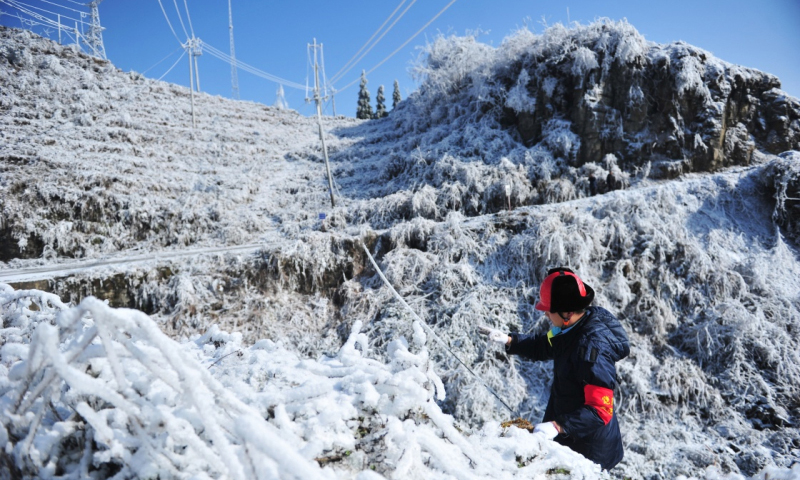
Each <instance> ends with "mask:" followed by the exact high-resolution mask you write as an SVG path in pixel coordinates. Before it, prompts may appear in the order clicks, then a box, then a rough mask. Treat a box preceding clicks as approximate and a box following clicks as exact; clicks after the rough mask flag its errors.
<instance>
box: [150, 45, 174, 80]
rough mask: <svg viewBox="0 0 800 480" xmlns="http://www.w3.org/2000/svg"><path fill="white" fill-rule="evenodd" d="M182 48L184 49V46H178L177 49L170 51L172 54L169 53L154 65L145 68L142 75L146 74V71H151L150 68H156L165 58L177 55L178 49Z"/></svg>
mask: <svg viewBox="0 0 800 480" xmlns="http://www.w3.org/2000/svg"><path fill="white" fill-rule="evenodd" d="M181 49H183V47H178V48H176V49H175V50H173V51H172V52H170V54H169V55H167V56H166V57H164V58H162V59H161V60H159V61H158V62H156V63H155V64H154V65H153V66H152V67H150V68H148V69H147V70H145V71H144V72H142V75H144V74H145V73H147V72H149V71H150V70H152V69H154V68H156V67H157V66H159V65H160V64H161V62H163V61H164V60H166V59H168V58H169V57H171V56H173V55H175V52H177V51H178V50H181Z"/></svg>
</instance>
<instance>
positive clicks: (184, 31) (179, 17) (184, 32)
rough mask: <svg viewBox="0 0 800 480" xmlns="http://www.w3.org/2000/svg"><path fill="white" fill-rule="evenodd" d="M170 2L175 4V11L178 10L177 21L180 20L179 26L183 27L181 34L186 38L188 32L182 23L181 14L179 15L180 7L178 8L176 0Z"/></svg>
mask: <svg viewBox="0 0 800 480" xmlns="http://www.w3.org/2000/svg"><path fill="white" fill-rule="evenodd" d="M172 3H174V4H175V11H176V12H178V21H179V22H181V28H182V29H183V34H184V35H186V38H189V32H187V31H186V25H184V24H183V16H182V15H181V9H180V8H178V0H172Z"/></svg>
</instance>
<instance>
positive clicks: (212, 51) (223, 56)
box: [201, 42, 306, 90]
mask: <svg viewBox="0 0 800 480" xmlns="http://www.w3.org/2000/svg"><path fill="white" fill-rule="evenodd" d="M201 45H202V46H203V48H204V49H205V51H206V52H208V53H209V54H211V56H213V57H216V58H218V59H220V60H222V61H224V62H226V63H229V64H230V63H234V64H235V65H236V67H237V68H239V69H241V70H244V71H245V72H249V73H252V74H253V75H255V76H257V77H261V78H264V79H266V80H270V81H273V82H275V83H279V84H281V85H284V86H286V87H292V88H296V89H298V90H305V88H306V87H305V86H304V85H301V84H299V83H296V82H292V81H290V80H286V79H284V78H281V77H278V76H275V75H272V74H270V73H267V72H265V71H263V70H259V69H257V68H255V67H253V66H251V65H248V64H246V63H244V62H242V61H241V60H239V59H238V58H237V59H236V60H235V61H234V60H233V58H231V56H230V55H228V54H227V53H225V52H223V51H221V50H219V49H218V48H215V47H213V46H211V45H209V44H207V43H206V42H202V43H201Z"/></svg>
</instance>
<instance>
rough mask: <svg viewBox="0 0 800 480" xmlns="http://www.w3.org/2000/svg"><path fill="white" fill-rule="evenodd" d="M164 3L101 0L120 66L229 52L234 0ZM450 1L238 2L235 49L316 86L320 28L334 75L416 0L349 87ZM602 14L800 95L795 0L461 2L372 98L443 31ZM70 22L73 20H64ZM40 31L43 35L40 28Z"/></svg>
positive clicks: (209, 72) (213, 68)
mask: <svg viewBox="0 0 800 480" xmlns="http://www.w3.org/2000/svg"><path fill="white" fill-rule="evenodd" d="M9 1H12V2H16V1H18V2H22V4H24V5H29V6H30V7H36V8H40V9H43V10H47V11H49V12H53V13H61V14H62V15H63V16H64V17H70V16H77V15H78V14H77V13H76V12H74V11H72V10H69V9H76V10H87V9H86V8H85V7H83V6H81V5H82V4H83V1H76V0H47V1H44V0H0V8H2V11H3V12H4V13H11V12H12V9H11V8H10V7H9V4H8V3H7V2H9ZM161 2H162V3H161V4H159V1H158V0H135V1H133V0H104V1H103V2H102V3H101V4H100V7H99V9H100V20H101V23H102V25H103V27H105V29H106V30H105V31H104V32H103V38H104V42H105V48H106V53H107V55H108V58H109V60H111V61H112V62H113V63H114V64H115V65H116V66H117V67H119V68H121V69H123V70H125V71H129V70H135V71H137V72H146V75H147V76H148V77H151V78H159V77H161V76H162V75H164V74H165V73H166V72H167V71H168V70H169V69H170V67H171V66H172V65H173V64H175V62H176V61H177V60H178V58H179V57H180V55H181V52H182V50H181V42H185V40H186V38H187V35H186V34H185V33H184V27H185V30H186V31H187V32H188V33H190V34H191V31H192V30H193V31H194V34H195V36H196V37H198V38H200V39H201V40H203V42H205V43H206V44H209V45H211V46H212V47H214V48H216V49H218V50H220V51H222V52H225V53H229V44H230V41H229V29H228V2H227V1H225V0H161ZM450 2H451V0H416V1H415V2H413V4H412V0H406V1H405V2H403V3H402V5H401V0H370V1H367V0H340V1H331V0H328V1H322V0H305V1H297V0H293V1H289V0H283V1H277V2H267V1H263V0H262V1H256V0H232V6H233V7H232V8H233V24H234V35H235V46H236V57H237V59H239V60H240V61H242V62H245V63H247V64H248V65H251V66H253V67H256V68H257V69H259V70H261V71H263V72H267V73H269V74H271V75H275V76H277V77H280V78H283V79H285V80H289V81H291V82H293V83H295V84H300V85H305V84H306V79H307V78H308V82H309V84H310V85H313V76H312V75H313V73H312V71H311V70H310V69H309V68H308V61H307V45H308V44H309V43H311V42H313V40H314V39H315V38H316V40H317V42H321V43H322V44H323V45H324V56H325V72H326V74H327V77H328V78H332V77H333V76H334V75H335V74H336V73H337V72H339V71H340V70H341V69H342V67H344V66H345V64H346V63H347V62H348V60H350V59H351V58H352V57H353V56H354V54H356V52H357V51H358V50H359V49H360V48H361V47H362V46H363V45H364V44H365V42H367V40H368V39H369V38H370V37H371V36H372V35H373V33H375V31H376V30H377V29H378V28H379V27H380V26H381V24H383V23H384V21H385V20H386V19H387V18H388V17H389V16H390V14H391V13H392V12H393V11H394V10H395V9H396V8H398V5H401V6H400V8H399V10H398V12H397V14H396V15H395V17H394V18H392V20H390V21H389V22H388V23H387V26H388V25H389V24H391V23H392V21H394V19H395V18H397V15H399V14H400V13H401V12H403V11H404V10H405V9H406V7H408V6H409V5H411V7H410V8H408V10H407V11H406V13H405V15H404V16H403V17H402V18H400V20H399V21H397V23H396V24H394V26H393V27H392V29H391V30H390V31H389V32H388V33H386V35H385V36H384V37H383V38H382V39H381V41H380V42H379V43H378V44H377V45H376V46H374V47H373V48H372V49H371V50H370V51H369V53H368V54H367V55H366V56H364V58H363V59H362V60H361V61H359V62H357V63H356V64H355V65H354V67H353V68H352V69H351V70H349V71H347V72H345V73H343V74H342V75H340V77H341V79H340V80H338V82H336V84H335V85H336V87H337V88H339V89H342V88H343V87H345V86H346V85H347V84H349V83H351V82H353V81H356V80H357V79H358V77H359V75H360V73H361V70H367V71H369V70H371V69H373V67H375V66H376V65H378V64H379V63H380V62H381V61H383V60H384V59H385V58H386V57H388V56H389V55H390V54H391V53H392V52H394V51H395V50H396V49H397V48H398V47H400V45H402V44H403V43H404V42H406V41H407V40H408V39H409V38H410V37H411V36H412V35H414V33H416V32H417V31H418V30H419V29H420V28H422V27H423V26H424V25H425V24H426V23H427V22H428V21H429V20H431V19H432V18H433V17H434V16H435V15H436V14H437V13H439V12H440V11H441V10H442V9H443V8H445V7H446V6H447V5H448V4H449V3H450ZM161 5H163V8H164V10H165V11H166V14H167V16H168V18H169V23H168V20H167V19H166V18H165V15H164V13H163V12H162V7H161ZM59 6H62V7H65V8H60V7H59ZM186 6H188V11H189V16H190V18H191V26H190V24H189V18H187V15H186ZM178 11H180V15H181V18H180V19H179V17H178ZM42 13H44V12H42ZM599 17H609V18H612V19H615V20H618V19H622V18H626V19H627V20H628V21H629V22H630V23H631V24H632V25H634V26H635V27H636V28H637V29H638V30H639V32H640V33H642V34H643V35H644V36H645V38H646V39H648V40H651V41H655V42H659V43H668V42H671V41H675V40H683V41H686V42H688V43H691V44H693V45H696V46H698V47H701V48H704V49H706V50H708V51H710V52H711V53H713V54H714V55H715V56H717V57H719V58H721V59H723V60H726V61H729V62H732V63H737V64H741V65H745V66H748V67H753V68H757V69H759V70H763V71H765V72H769V73H772V74H774V75H776V76H778V77H779V78H780V79H781V82H782V84H783V88H784V90H786V91H787V92H788V93H789V94H791V95H793V96H795V97H800V1H798V0H762V1H757V2H756V1H745V0H725V1H720V0H714V1H706V0H693V1H688V0H674V1H671V2H649V1H641V0H637V1H633V0H630V1H622V0H620V1H602V0H581V1H553V0H544V1H529V0H528V1H526V0H507V1H498V0H495V1H488V0H482V1H479V0H456V1H455V3H453V4H452V5H450V7H449V8H448V9H447V10H446V11H445V12H444V13H442V14H441V16H439V17H438V18H437V19H436V20H435V21H433V23H431V24H430V26H429V27H427V28H426V29H424V30H423V31H422V33H420V34H419V36H417V37H416V38H414V39H413V40H411V41H410V42H409V43H408V44H407V45H406V46H405V47H404V48H402V49H401V50H399V51H398V52H397V53H396V54H394V55H393V56H391V58H389V60H387V61H386V62H385V63H383V64H382V65H381V66H380V67H378V68H376V69H375V70H374V71H373V72H371V73H370V74H369V75H368V80H369V85H368V88H369V90H370V93H371V96H372V101H373V105H374V101H375V94H376V92H377V89H378V86H379V85H384V86H385V89H386V96H387V103H391V90H392V84H393V82H394V80H395V79H396V80H398V82H399V84H400V89H401V93H402V95H403V98H405V97H406V96H407V95H408V94H409V93H411V92H412V91H413V90H414V89H415V88H416V84H415V82H414V80H413V79H412V78H411V75H410V74H409V67H410V66H411V65H412V63H413V61H414V60H415V59H416V58H417V57H418V55H419V47H420V46H421V45H424V44H425V42H426V41H428V40H430V39H432V38H433V37H434V36H436V35H437V34H439V33H444V34H448V35H449V34H456V35H463V34H465V33H466V32H474V31H480V32H481V33H480V35H479V36H478V40H479V41H481V42H484V43H487V44H491V45H499V44H500V43H501V42H502V40H503V38H504V37H506V36H507V35H509V34H510V33H512V32H513V31H515V30H516V29H517V28H519V27H521V26H523V25H528V28H529V29H531V30H533V31H534V32H537V33H541V31H542V30H543V29H544V26H543V22H546V23H547V24H553V23H557V22H561V23H567V22H568V21H573V22H574V21H578V22H581V23H588V22H591V21H592V20H593V19H595V18H599ZM0 21H1V22H2V24H4V25H11V26H19V21H18V20H17V18H15V17H12V16H8V15H3V16H2V17H0ZM181 21H182V22H183V27H182V26H181ZM64 22H65V23H67V20H64ZM73 23H74V22H73ZM170 25H171V26H172V29H170ZM34 30H36V31H37V32H38V33H40V34H41V33H43V30H42V28H41V27H36V28H34ZM172 30H174V31H175V34H173V31H172ZM380 35H381V33H378V36H380ZM50 37H51V38H54V39H57V38H58V35H57V33H56V32H54V31H50ZM376 38H377V36H376ZM162 60H163V61H162ZM159 61H161V63H158V62H159ZM198 62H199V70H200V87H201V89H202V90H203V91H205V92H208V93H211V94H214V95H222V96H225V97H230V96H231V95H232V88H231V69H230V65H229V64H226V63H225V62H223V61H222V60H220V59H218V58H215V57H214V56H213V55H211V54H209V53H208V52H206V53H204V54H203V55H202V56H201V57H200V58H199V59H198ZM238 77H239V91H240V97H241V98H242V99H243V100H250V101H256V102H261V103H265V104H268V105H271V104H273V103H274V101H275V94H276V90H277V88H278V85H277V84H276V83H274V82H272V81H268V80H265V79H263V78H261V77H258V76H255V75H252V74H250V73H248V72H245V71H241V70H240V71H239V72H238ZM164 80H166V81H169V82H173V83H178V84H182V85H188V83H189V66H188V61H187V59H186V57H184V58H183V59H182V60H181V61H180V62H179V63H177V64H176V65H175V67H174V68H173V69H172V70H171V71H169V73H168V74H167V75H166V76H165V77H164ZM284 90H285V94H286V99H287V101H288V103H289V106H290V107H291V108H293V109H295V110H298V111H299V112H301V113H303V114H307V115H310V114H313V113H314V109H313V107H312V106H311V105H309V104H306V103H305V101H304V98H305V90H304V89H296V88H291V87H287V88H285V89H284ZM357 93H358V83H357V82H356V83H355V84H354V85H353V86H351V87H349V88H347V89H345V90H343V91H341V92H340V93H338V94H337V96H336V113H337V114H340V115H342V114H343V115H348V116H354V115H355V107H356V99H357V98H356V97H357ZM331 110H332V109H331V106H330V104H329V105H328V106H327V109H326V113H327V114H330V113H331Z"/></svg>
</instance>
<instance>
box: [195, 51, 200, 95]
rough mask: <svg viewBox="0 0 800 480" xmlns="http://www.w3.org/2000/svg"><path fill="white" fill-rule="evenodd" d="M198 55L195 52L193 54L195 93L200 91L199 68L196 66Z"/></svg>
mask: <svg viewBox="0 0 800 480" xmlns="http://www.w3.org/2000/svg"><path fill="white" fill-rule="evenodd" d="M199 56H200V55H197V54H195V56H194V78H195V80H196V81H197V93H200V69H199V68H197V57H199Z"/></svg>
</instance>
